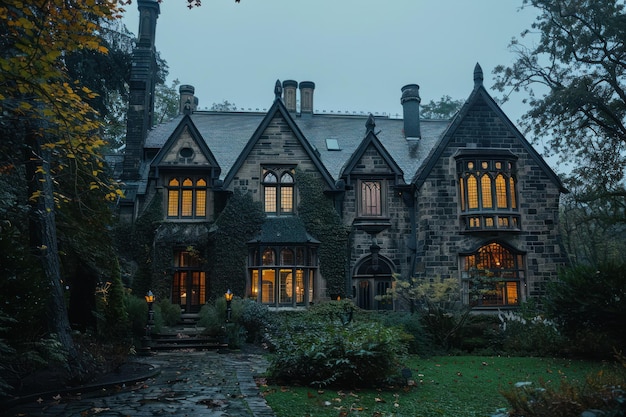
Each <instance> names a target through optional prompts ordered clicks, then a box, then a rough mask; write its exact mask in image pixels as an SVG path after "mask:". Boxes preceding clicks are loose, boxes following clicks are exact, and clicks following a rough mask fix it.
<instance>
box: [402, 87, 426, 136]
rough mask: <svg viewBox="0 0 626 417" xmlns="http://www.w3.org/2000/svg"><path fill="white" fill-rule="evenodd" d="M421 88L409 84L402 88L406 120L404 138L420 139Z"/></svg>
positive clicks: (403, 109) (403, 113)
mask: <svg viewBox="0 0 626 417" xmlns="http://www.w3.org/2000/svg"><path fill="white" fill-rule="evenodd" d="M421 102H422V99H421V98H420V86H419V85H417V84H407V85H405V86H404V87H402V98H400V103H401V104H402V117H403V119H404V137H405V138H407V139H420V138H421V137H422V134H421V132H420V103H421Z"/></svg>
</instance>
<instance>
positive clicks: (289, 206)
mask: <svg viewBox="0 0 626 417" xmlns="http://www.w3.org/2000/svg"><path fill="white" fill-rule="evenodd" d="M294 183H295V181H294V175H293V170H292V169H287V170H283V171H281V170H280V169H264V170H263V178H262V182H261V184H262V186H263V206H264V209H265V212H266V213H268V214H275V215H280V214H292V213H293V212H294V207H295V202H294Z"/></svg>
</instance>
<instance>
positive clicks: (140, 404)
mask: <svg viewBox="0 0 626 417" xmlns="http://www.w3.org/2000/svg"><path fill="white" fill-rule="evenodd" d="M137 361H140V362H147V363H149V364H152V365H154V366H155V372H152V376H151V377H149V378H147V379H145V380H143V381H140V382H133V383H122V381H117V383H111V384H110V385H107V386H105V387H101V388H99V389H98V390H95V391H90V392H85V393H75V394H64V395H61V396H60V397H57V396H52V395H48V396H46V398H39V397H38V398H36V399H33V400H32V401H29V402H26V403H22V404H19V405H16V406H14V407H12V408H11V409H10V410H6V411H4V413H3V414H1V415H3V416H7V417H18V416H19V417H34V416H42V417H53V416H54V417H72V416H77V417H86V416H93V415H97V416H98V417H113V416H115V417H121V416H124V417H125V416H132V417H153V416H189V417H192V416H209V417H274V416H275V415H274V412H273V411H272V410H271V409H270V408H269V407H268V405H267V403H266V402H265V399H264V398H263V397H262V396H261V394H260V392H259V389H258V387H257V386H256V383H255V381H254V376H255V375H259V374H262V373H263V372H264V371H265V369H266V368H267V362H266V361H265V359H264V358H263V356H261V355H255V354H246V353H225V354H220V353H217V352H215V351H204V352H195V351H178V352H163V353H158V354H156V355H153V356H150V357H144V358H138V359H137ZM157 370H158V371H159V372H156V371H157ZM53 397H56V399H55V398H53Z"/></svg>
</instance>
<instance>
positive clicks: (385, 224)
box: [352, 217, 391, 234]
mask: <svg viewBox="0 0 626 417" xmlns="http://www.w3.org/2000/svg"><path fill="white" fill-rule="evenodd" d="M352 225H353V226H355V227H356V228H357V229H359V230H364V231H366V232H367V233H371V234H376V233H380V232H382V231H383V230H385V229H388V228H390V227H391V221H390V220H389V218H388V217H376V218H372V217H358V218H356V219H355V220H354V222H352Z"/></svg>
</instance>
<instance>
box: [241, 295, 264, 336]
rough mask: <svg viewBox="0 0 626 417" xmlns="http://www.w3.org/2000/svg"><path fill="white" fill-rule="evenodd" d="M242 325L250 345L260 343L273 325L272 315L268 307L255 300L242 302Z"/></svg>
mask: <svg viewBox="0 0 626 417" xmlns="http://www.w3.org/2000/svg"><path fill="white" fill-rule="evenodd" d="M241 307H242V312H241V325H242V326H243V327H244V328H245V329H246V332H247V338H246V341H247V342H249V343H259V342H261V340H262V339H263V335H264V334H265V332H266V331H267V330H268V329H269V327H270V324H271V315H270V314H269V309H268V308H267V306H266V305H264V304H261V303H258V302H256V301H254V300H250V299H243V300H241Z"/></svg>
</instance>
